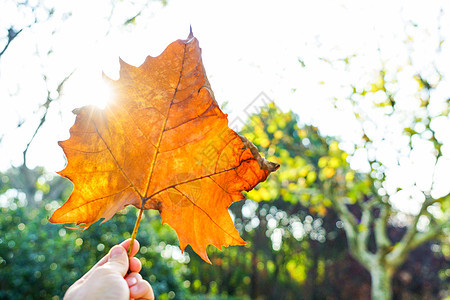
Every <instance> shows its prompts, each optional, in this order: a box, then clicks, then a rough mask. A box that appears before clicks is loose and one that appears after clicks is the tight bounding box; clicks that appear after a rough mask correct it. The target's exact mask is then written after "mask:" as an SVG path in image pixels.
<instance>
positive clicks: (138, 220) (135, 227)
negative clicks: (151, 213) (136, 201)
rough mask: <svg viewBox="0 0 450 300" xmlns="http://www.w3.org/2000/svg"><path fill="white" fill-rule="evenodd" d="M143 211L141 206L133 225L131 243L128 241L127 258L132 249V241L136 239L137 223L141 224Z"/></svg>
mask: <svg viewBox="0 0 450 300" xmlns="http://www.w3.org/2000/svg"><path fill="white" fill-rule="evenodd" d="M143 211H144V207H143V206H142V207H141V209H140V210H139V215H138V217H137V220H136V224H134V229H133V233H132V234H131V241H130V246H129V247H128V252H127V253H128V257H130V256H131V250H132V249H133V246H134V240H135V239H136V235H137V232H138V229H139V223H141V218H142V212H143Z"/></svg>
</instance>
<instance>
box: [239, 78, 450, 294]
mask: <svg viewBox="0 0 450 300" xmlns="http://www.w3.org/2000/svg"><path fill="white" fill-rule="evenodd" d="M380 74H384V73H383V72H380ZM416 78H421V77H420V76H419V75H417V76H416ZM422 86H423V88H426V86H430V87H429V88H432V87H431V85H430V84H428V83H426V82H424V83H423V84H422ZM379 90H383V91H384V92H385V93H387V94H388V97H387V98H386V99H387V101H392V103H393V101H395V100H394V96H393V95H392V94H389V91H388V90H387V89H386V88H385V86H384V85H382V86H380V88H379ZM377 91H378V90H376V91H371V92H367V91H366V92H365V94H367V93H373V92H377ZM419 93H420V94H421V95H428V93H423V91H422V90H419ZM360 94H364V92H361V93H360ZM389 99H390V100H389ZM422 101H423V102H422V103H424V104H421V106H420V108H419V110H420V112H421V113H422V116H423V113H424V112H425V113H426V112H428V110H427V106H426V103H427V102H428V101H426V100H422ZM447 105H448V103H447ZM383 107H385V106H383ZM276 110H277V109H276V107H275V106H274V105H273V104H272V106H271V107H269V108H268V109H267V110H263V111H262V112H261V115H259V116H254V117H253V118H252V119H251V123H250V124H251V126H250V127H247V128H244V131H246V132H247V134H248V135H249V139H250V140H251V141H252V142H254V143H255V144H256V145H258V146H259V147H260V150H261V151H262V152H264V153H269V154H272V155H273V154H275V153H277V154H278V155H279V157H278V159H280V162H281V165H282V166H283V164H284V165H285V166H286V165H287V166H288V167H287V168H285V169H283V167H282V168H280V170H279V171H278V174H275V175H272V177H271V180H269V182H268V183H267V184H262V185H261V187H260V188H259V189H258V190H257V191H255V192H250V193H249V194H248V197H250V198H251V199H254V200H257V201H258V200H269V199H276V198H278V197H282V198H283V199H284V200H285V201H290V202H293V203H295V202H296V201H300V202H302V203H304V204H305V205H308V206H309V207H310V210H312V211H315V212H321V211H322V212H323V214H325V212H326V207H330V208H333V209H334V210H335V211H336V212H337V214H338V216H339V218H340V219H341V220H342V222H343V228H344V229H345V233H346V237H347V244H348V247H349V250H350V253H351V255H352V256H353V257H354V258H355V259H356V260H357V261H358V262H359V263H360V264H361V265H362V266H364V268H366V269H367V270H368V271H369V272H370V275H371V278H372V297H373V299H390V298H391V297H392V288H391V280H392V276H393V275H394V273H395V271H396V270H397V269H398V268H399V267H400V266H401V265H402V264H403V263H404V262H405V261H406V259H407V258H408V254H409V253H410V252H411V251H412V250H414V249H416V248H417V247H418V246H420V245H422V244H424V243H426V242H428V241H430V240H432V239H437V238H438V237H439V236H440V235H442V234H443V233H444V231H445V230H447V229H448V217H449V210H448V205H449V202H450V195H449V194H448V192H447V194H446V195H441V196H439V197H433V196H432V192H433V191H432V190H431V188H430V189H429V190H428V191H427V190H425V191H422V193H423V195H424V198H425V200H424V201H423V203H422V204H421V208H420V210H419V213H418V214H416V215H415V216H411V217H410V218H411V220H410V224H408V225H409V226H408V227H407V230H406V232H405V233H404V235H403V237H402V238H401V239H400V240H399V241H394V240H393V239H392V237H390V236H389V235H388V229H389V227H390V226H391V225H390V224H391V223H392V222H394V221H396V220H398V218H399V216H400V215H402V214H403V213H402V212H401V211H399V210H398V209H396V208H395V206H394V205H395V202H394V200H390V197H389V196H387V195H385V194H384V192H383V190H382V189H381V190H380V188H381V187H387V186H388V184H390V183H389V182H388V181H387V180H388V179H390V178H389V177H387V176H386V173H387V170H386V169H384V168H383V163H382V162H381V161H379V160H377V159H376V157H375V158H373V159H371V160H370V161H369V162H370V164H371V167H372V168H371V172H370V173H363V172H355V171H354V170H352V169H351V168H350V165H349V163H348V162H347V157H348V156H347V154H346V153H345V152H343V151H342V150H340V149H339V147H338V142H337V141H333V140H332V139H329V138H324V137H321V136H320V135H318V134H311V130H312V132H314V128H313V127H306V128H302V129H300V128H299V127H296V130H294V131H292V132H290V131H289V130H288V131H287V132H285V131H283V128H284V127H285V126H286V122H285V121H284V120H283V119H282V118H281V117H280V116H281V114H280V113H275V111H276ZM395 113H396V111H395V110H393V111H392V112H390V113H389V115H388V117H390V118H394V116H395ZM398 113H400V112H398ZM447 114H448V107H445V109H444V110H443V112H442V113H441V114H438V115H437V116H430V115H425V116H424V117H422V118H420V119H419V118H418V117H417V116H415V117H414V118H413V124H412V125H415V126H416V127H418V126H417V124H422V125H423V126H424V128H426V130H427V134H424V135H423V136H420V137H419V136H416V137H414V135H417V134H418V133H412V134H411V129H410V128H409V127H407V128H405V129H404V132H405V133H404V134H405V136H406V137H407V138H408V139H409V143H408V144H409V145H410V147H411V148H410V151H411V152H413V151H414V148H413V145H414V139H415V138H420V139H423V140H425V141H429V142H430V143H432V145H433V147H434V149H436V151H435V152H433V153H434V155H435V159H436V161H435V164H436V163H437V162H438V161H439V159H441V157H442V151H441V150H440V149H441V148H442V142H440V141H439V139H438V138H437V137H436V136H437V133H436V131H435V130H433V119H434V118H439V117H442V116H447ZM430 124H431V125H430ZM278 127H279V128H278ZM294 128H295V127H294ZM308 128H309V132H308V130H306V129H308ZM316 130H317V129H316ZM368 134H369V133H367V134H366V133H365V134H364V136H363V138H364V139H365V144H364V146H363V147H364V148H366V149H367V148H370V147H373V145H374V143H373V141H372V140H371V139H370V138H369V137H368ZM286 140H288V142H287V144H288V145H289V147H290V148H291V149H293V151H288V150H280V149H277V147H279V144H280V143H283V142H285V141H286ZM296 140H298V141H296ZM311 152H313V153H315V154H316V155H317V157H316V158H314V157H311V156H310V153H311ZM268 159H272V160H276V158H275V157H271V155H270V156H269V157H268ZM294 165H295V166H294ZM435 180H436V181H437V180H439V179H437V178H435ZM418 184H419V183H418ZM293 191H295V193H292V192H293ZM430 208H432V209H430ZM433 209H434V210H435V211H433ZM436 210H437V212H436ZM424 218H425V220H427V221H428V226H426V227H425V228H419V226H420V223H419V221H420V220H423V219H424ZM445 226H447V227H445ZM446 228H447V229H446Z"/></svg>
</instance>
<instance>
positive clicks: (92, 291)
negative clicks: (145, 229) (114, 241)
mask: <svg viewBox="0 0 450 300" xmlns="http://www.w3.org/2000/svg"><path fill="white" fill-rule="evenodd" d="M129 246H130V239H128V240H126V241H124V242H122V243H121V244H120V245H115V246H114V247H112V248H111V250H110V251H109V253H108V254H107V255H106V256H105V257H103V258H102V259H101V260H99V262H98V263H97V264H95V266H93V267H92V268H91V269H90V270H89V271H88V272H87V273H86V274H84V276H83V277H81V278H80V279H79V280H77V281H76V282H75V283H74V284H73V285H72V286H71V287H70V288H69V289H68V290H67V292H66V294H65V295H64V299H65V300H71V299H87V300H89V299H117V300H129V299H139V300H141V299H142V300H153V299H154V295H153V289H152V287H151V285H150V284H149V283H148V282H147V281H146V280H144V279H142V276H141V275H140V274H139V272H140V271H141V269H142V264H141V262H140V260H139V259H138V258H136V257H134V255H135V254H136V253H137V252H138V250H139V242H138V241H137V240H135V241H134V245H133V249H132V251H131V257H130V258H128V255H127V250H128V247H129ZM128 269H130V271H131V273H130V274H127V272H128Z"/></svg>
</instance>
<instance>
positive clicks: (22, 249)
mask: <svg viewBox="0 0 450 300" xmlns="http://www.w3.org/2000/svg"><path fill="white" fill-rule="evenodd" d="M32 172H33V171H32ZM39 172H42V170H35V171H34V172H33V173H39ZM36 175H38V176H37V177H42V176H44V174H36ZM0 178H2V183H3V184H2V185H1V186H0V192H1V193H0V197H1V198H0V199H1V200H0V201H1V205H2V208H1V214H0V231H1V232H2V236H1V238H0V268H1V272H0V299H36V298H42V299H44V298H45V299H58V298H62V296H63V295H64V292H65V291H66V290H67V288H68V287H69V286H70V285H71V284H72V283H73V282H75V281H76V280H78V278H80V277H81V276H82V275H83V274H84V273H86V272H87V271H88V270H89V269H90V268H91V267H92V266H93V265H94V264H95V263H96V262H97V261H98V260H99V259H100V258H101V257H103V256H104V255H106V254H107V253H108V251H109V249H110V248H111V247H112V246H113V245H115V244H118V243H120V242H122V241H123V240H124V239H127V238H129V236H130V232H131V231H132V229H133V226H134V223H135V221H136V212H137V209H134V208H132V207H131V208H129V209H125V210H123V211H121V212H120V213H119V214H118V215H116V216H115V217H114V218H113V219H111V220H110V221H108V222H106V223H104V224H102V225H99V224H94V225H92V226H91V227H90V228H89V229H88V230H85V231H80V230H71V229H67V228H65V227H64V226H61V225H53V224H50V223H49V222H48V220H47V218H48V217H49V216H50V215H51V213H52V211H53V210H55V209H56V208H57V207H58V206H59V205H60V204H61V203H62V199H55V200H51V199H46V197H45V195H44V200H42V201H39V202H38V203H37V204H36V207H31V206H30V205H28V203H27V202H28V201H27V198H26V197H25V194H24V193H23V192H22V191H21V190H17V189H14V188H13V187H12V186H11V185H10V181H9V178H8V175H7V174H3V175H0ZM54 181H55V180H50V181H48V182H45V181H43V180H40V181H39V182H38V184H37V189H36V190H35V194H39V193H38V191H43V192H44V194H47V195H48V192H49V191H50V190H51V189H56V188H57V187H58V186H55V185H54V183H55V182H54ZM57 182H58V184H65V187H66V188H68V190H67V189H66V190H65V191H64V192H63V193H62V195H65V196H66V197H67V194H68V192H69V191H70V187H69V186H68V184H67V182H62V181H59V180H57ZM137 238H138V240H139V241H140V243H141V250H140V253H138V254H137V257H139V258H140V259H141V262H142V264H143V270H142V272H141V274H142V276H143V277H144V278H145V279H147V280H148V281H149V282H150V283H151V284H152V287H153V290H154V292H155V295H156V296H157V297H158V299H172V298H174V297H179V298H183V297H185V288H184V287H183V286H182V284H181V279H180V277H179V275H176V274H181V272H182V268H183V264H181V263H178V262H177V261H175V260H173V259H172V258H169V257H167V258H163V257H162V255H161V254H162V253H163V254H164V253H165V252H164V251H166V250H167V248H168V246H170V245H176V244H177V240H176V236H175V234H174V232H173V230H171V229H170V228H168V226H161V221H160V218H159V215H158V214H157V213H156V214H151V213H149V214H146V216H145V218H144V219H143V220H142V222H141V228H140V230H139V233H138V237H137ZM183 259H184V258H183Z"/></svg>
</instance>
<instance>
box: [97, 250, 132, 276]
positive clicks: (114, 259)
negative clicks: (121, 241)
mask: <svg viewBox="0 0 450 300" xmlns="http://www.w3.org/2000/svg"><path fill="white" fill-rule="evenodd" d="M103 267H107V268H109V269H111V270H113V271H114V272H118V273H119V274H120V275H122V276H125V274H127V271H128V268H129V258H128V255H127V252H126V251H125V248H124V247H122V246H120V245H116V246H114V247H112V249H111V251H110V257H109V259H108V262H107V263H105V264H104V265H103Z"/></svg>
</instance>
